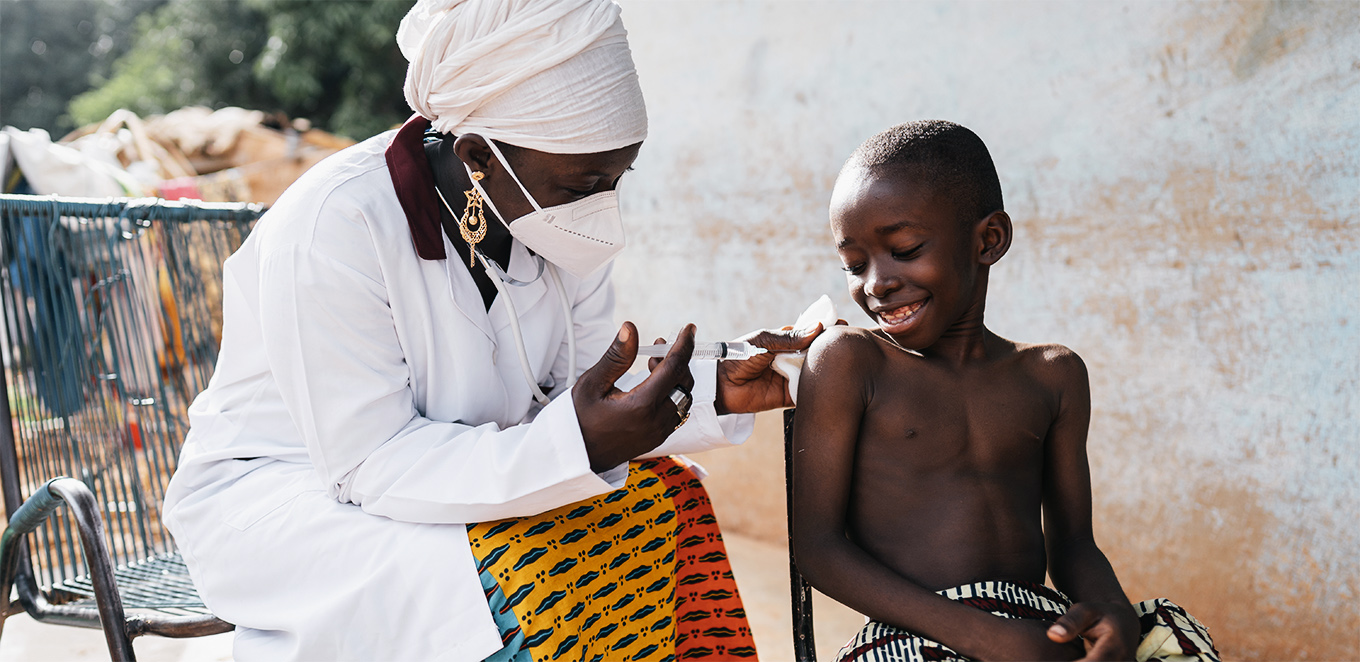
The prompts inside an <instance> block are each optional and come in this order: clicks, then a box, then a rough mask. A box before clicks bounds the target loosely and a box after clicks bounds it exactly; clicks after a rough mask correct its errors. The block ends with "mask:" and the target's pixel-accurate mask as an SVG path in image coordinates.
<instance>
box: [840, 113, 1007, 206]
mask: <svg viewBox="0 0 1360 662" xmlns="http://www.w3.org/2000/svg"><path fill="white" fill-rule="evenodd" d="M845 166H846V169H849V168H851V167H860V168H864V169H867V170H878V169H897V168H902V169H906V170H909V171H910V172H911V174H913V175H916V176H919V177H922V178H923V179H924V180H925V183H926V184H927V185H928V186H930V187H931V188H932V189H934V190H935V191H938V192H947V194H948V195H949V196H950V197H952V198H954V199H955V200H956V201H957V204H958V212H959V215H960V219H959V220H960V221H961V222H964V223H971V222H973V221H976V220H978V219H981V218H983V217H985V216H987V215H988V214H991V213H992V212H994V211H999V210H1001V209H1003V208H1004V205H1003V203H1002V200H1001V180H1000V179H999V178H998V177H997V176H996V166H995V165H993V164H992V155H991V154H989V153H988V152H987V146H986V145H985V144H983V143H982V139H981V138H979V137H978V136H977V134H976V133H973V132H972V131H969V130H968V129H966V128H964V127H962V126H959V125H958V124H955V123H953V122H946V121H945V120H919V121H916V122H907V123H905V124H898V125H897V126H894V127H892V128H890V129H888V130H886V131H884V132H882V133H879V134H878V135H876V136H874V137H872V138H870V139H868V140H866V141H864V144H862V145H860V146H859V149H856V150H855V153H854V154H851V155H850V159H849V161H847V162H846V164H845Z"/></svg>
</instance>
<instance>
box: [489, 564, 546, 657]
mask: <svg viewBox="0 0 1360 662" xmlns="http://www.w3.org/2000/svg"><path fill="white" fill-rule="evenodd" d="M477 574H478V577H479V578H480V579H481V580H482V592H484V593H486V603H487V605H488V606H489V607H491V618H493V619H495V621H496V629H498V630H500V632H501V640H502V641H505V648H502V649H500V650H498V651H496V652H495V653H493V654H492V655H491V656H490V657H488V658H486V660H485V661H484V662H534V658H533V655H532V654H531V653H530V652H529V648H528V647H527V646H525V645H524V629H523V628H521V627H520V626H519V619H518V618H516V617H515V610H514V609H513V608H511V607H510V604H509V602H510V601H509V600H507V599H506V598H505V593H504V592H503V591H501V587H500V585H499V584H497V583H496V577H495V576H494V575H492V574H491V573H490V572H489V571H487V570H486V569H482V571H481V572H479V573H477Z"/></svg>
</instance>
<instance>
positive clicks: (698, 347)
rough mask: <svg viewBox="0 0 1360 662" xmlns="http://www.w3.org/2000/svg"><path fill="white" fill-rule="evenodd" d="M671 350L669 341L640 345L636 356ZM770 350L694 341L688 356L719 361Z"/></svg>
mask: <svg viewBox="0 0 1360 662" xmlns="http://www.w3.org/2000/svg"><path fill="white" fill-rule="evenodd" d="M669 351H671V344H670V343H661V344H659V345H642V346H639V347H638V356H656V357H660V356H665V355H666V353H667V352H669ZM768 351H770V350H768V349H765V348H764V347H758V346H756V345H752V344H751V343H748V342H737V341H733V342H695V343H694V354H693V355H691V357H690V358H695V359H716V360H719V361H741V360H744V359H749V358H751V357H752V356H755V355H757V354H764V353H766V352H768Z"/></svg>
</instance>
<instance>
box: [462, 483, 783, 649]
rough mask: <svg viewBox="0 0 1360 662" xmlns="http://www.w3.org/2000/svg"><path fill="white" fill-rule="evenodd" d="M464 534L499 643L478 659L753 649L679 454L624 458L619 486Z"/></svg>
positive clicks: (699, 492)
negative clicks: (624, 479) (624, 469)
mask: <svg viewBox="0 0 1360 662" xmlns="http://www.w3.org/2000/svg"><path fill="white" fill-rule="evenodd" d="M468 538H469V540H470V541H471V543H472V555H473V556H474V557H475V558H476V559H477V570H478V572H479V573H480V575H481V578H482V587H483V589H485V591H486V593H487V603H488V604H489V605H490V606H491V611H492V616H493V617H494V618H495V620H496V624H497V626H499V627H500V631H501V639H502V641H504V642H505V648H503V649H501V650H500V651H499V652H497V653H496V654H495V655H492V656H491V657H489V658H487V660H488V661H489V662H530V661H532V662H546V661H548V660H573V661H576V660H580V661H582V662H592V661H593V662H598V661H605V660H608V661H610V662H614V661H616V660H657V661H673V660H686V659H700V658H702V659H712V660H731V659H743V660H745V659H751V660H754V659H755V657H756V649H755V641H754V640H753V639H752V637H751V628H750V626H749V625H747V622H746V612H745V610H744V609H743V608H742V604H741V596H740V595H739V594H738V593H737V585H736V582H735V581H734V580H733V578H732V568H731V566H730V565H728V562H727V551H726V549H725V548H724V546H723V540H722V534H721V533H720V532H719V531H718V522H717V519H715V518H714V516H713V506H712V504H711V503H710V502H709V500H708V494H707V493H706V492H705V491H704V488H703V485H702V484H701V483H700V482H699V480H698V478H697V477H696V476H695V475H694V473H693V472H692V471H691V470H690V469H689V468H688V466H687V465H686V464H684V463H682V462H681V461H680V460H677V459H675V458H670V457H664V458H656V459H651V460H646V461H644V462H634V463H632V464H631V465H630V466H629V470H628V482H627V484H626V485H625V486H624V487H623V488H620V489H618V490H615V491H613V492H610V493H609V494H606V495H604V496H600V497H596V498H595V499H592V500H589V501H584V502H580V503H576V504H572V505H570V506H564V507H562V508H559V509H557V510H552V511H549V512H546V513H543V514H542V515H537V516H534V517H523V518H517V519H508V520H501V521H498V522H485V523H480V524H469V525H468Z"/></svg>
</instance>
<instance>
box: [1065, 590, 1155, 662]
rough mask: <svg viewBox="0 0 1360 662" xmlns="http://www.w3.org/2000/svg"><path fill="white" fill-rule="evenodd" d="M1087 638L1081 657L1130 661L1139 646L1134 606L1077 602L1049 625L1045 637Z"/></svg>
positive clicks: (1085, 658) (1067, 639) (1068, 639)
mask: <svg viewBox="0 0 1360 662" xmlns="http://www.w3.org/2000/svg"><path fill="white" fill-rule="evenodd" d="M1077 637H1081V638H1083V639H1085V640H1086V656H1085V657H1083V658H1081V659H1083V660H1132V659H1133V653H1134V651H1135V650H1137V648H1138V637H1139V628H1138V616H1137V615H1135V614H1134V612H1133V607H1132V606H1130V605H1128V604H1127V603H1125V604H1116V603H1112V602H1078V603H1077V604H1075V605H1072V608H1071V609H1069V610H1067V613H1066V614H1064V615H1063V616H1062V618H1059V619H1058V620H1057V622H1055V623H1054V624H1053V625H1052V626H1051V627H1049V628H1048V638H1049V639H1052V640H1053V641H1056V642H1063V643H1065V642H1069V641H1074V640H1076V638H1077Z"/></svg>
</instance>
